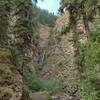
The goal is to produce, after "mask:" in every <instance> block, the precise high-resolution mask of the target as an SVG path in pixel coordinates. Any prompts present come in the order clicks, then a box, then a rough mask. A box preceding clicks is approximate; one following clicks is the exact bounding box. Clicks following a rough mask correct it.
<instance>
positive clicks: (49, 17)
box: [33, 5, 57, 27]
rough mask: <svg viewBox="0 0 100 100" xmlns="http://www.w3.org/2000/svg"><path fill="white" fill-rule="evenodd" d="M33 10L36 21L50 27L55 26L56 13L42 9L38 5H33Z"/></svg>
mask: <svg viewBox="0 0 100 100" xmlns="http://www.w3.org/2000/svg"><path fill="white" fill-rule="evenodd" d="M33 11H34V12H33V13H34V19H35V20H34V21H36V22H38V23H40V24H43V25H48V26H50V27H53V26H54V24H55V21H56V19H57V17H56V16H55V15H54V14H52V13H49V12H48V11H47V10H43V9H40V8H38V7H37V6H36V5H33Z"/></svg>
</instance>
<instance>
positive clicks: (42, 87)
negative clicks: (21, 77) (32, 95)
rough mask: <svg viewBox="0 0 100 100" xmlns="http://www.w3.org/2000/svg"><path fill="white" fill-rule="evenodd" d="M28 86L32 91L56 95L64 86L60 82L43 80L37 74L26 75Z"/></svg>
mask: <svg viewBox="0 0 100 100" xmlns="http://www.w3.org/2000/svg"><path fill="white" fill-rule="evenodd" d="M25 79H26V85H27V87H28V89H29V90H31V91H49V92H50V93H55V92H57V91H59V90H62V87H63V84H62V82H60V81H59V80H42V79H39V78H38V77H37V76H36V75H35V74H32V73H27V74H26V75H25Z"/></svg>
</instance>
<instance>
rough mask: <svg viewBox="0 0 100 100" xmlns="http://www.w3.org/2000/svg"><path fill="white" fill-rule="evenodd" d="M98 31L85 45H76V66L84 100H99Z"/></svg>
mask: <svg viewBox="0 0 100 100" xmlns="http://www.w3.org/2000/svg"><path fill="white" fill-rule="evenodd" d="M99 33H100V29H99V30H98V29H97V30H96V31H95V33H93V35H92V37H91V39H90V40H88V41H87V42H86V43H85V44H80V43H78V45H77V46H78V55H77V60H76V61H77V64H78V65H79V66H80V72H81V79H78V83H77V84H78V85H79V87H80V92H81V95H82V97H83V98H84V100H100V88H99V85H100V42H99V41H98V40H99V39H98V38H99V37H100V34H99Z"/></svg>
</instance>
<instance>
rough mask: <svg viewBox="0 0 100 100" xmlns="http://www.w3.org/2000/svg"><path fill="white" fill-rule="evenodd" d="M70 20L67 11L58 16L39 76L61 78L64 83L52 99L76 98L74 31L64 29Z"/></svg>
mask: <svg viewBox="0 0 100 100" xmlns="http://www.w3.org/2000/svg"><path fill="white" fill-rule="evenodd" d="M69 22H70V14H69V12H67V11H66V12H65V13H64V14H63V15H62V16H60V17H59V18H58V19H57V21H56V25H55V28H54V29H53V34H52V38H53V40H52V41H53V44H52V45H51V46H49V48H48V50H47V51H48V52H47V55H49V56H48V58H47V63H46V64H45V65H44V67H43V69H42V71H41V72H40V76H41V77H42V78H43V79H55V80H56V79H61V80H62V82H63V84H64V89H63V91H62V92H59V93H57V94H54V95H53V96H52V97H53V100H78V98H79V97H78V96H79V95H78V89H77V86H76V85H75V83H74V80H73V76H74V75H76V72H77V71H76V67H75V66H76V64H75V47H74V33H73V32H67V31H65V33H64V34H62V35H60V34H61V32H62V30H63V28H64V29H66V27H68V25H69Z"/></svg>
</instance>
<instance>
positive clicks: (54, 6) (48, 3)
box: [37, 0, 60, 14]
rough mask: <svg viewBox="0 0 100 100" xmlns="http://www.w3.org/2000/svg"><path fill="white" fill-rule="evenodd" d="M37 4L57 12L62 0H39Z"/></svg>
mask: <svg viewBox="0 0 100 100" xmlns="http://www.w3.org/2000/svg"><path fill="white" fill-rule="evenodd" d="M37 6H38V7H40V8H42V9H46V10H48V11H49V12H52V13H54V14H57V12H58V9H59V6H60V0H44V1H43V2H42V1H41V0H39V1H38V4H37Z"/></svg>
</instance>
